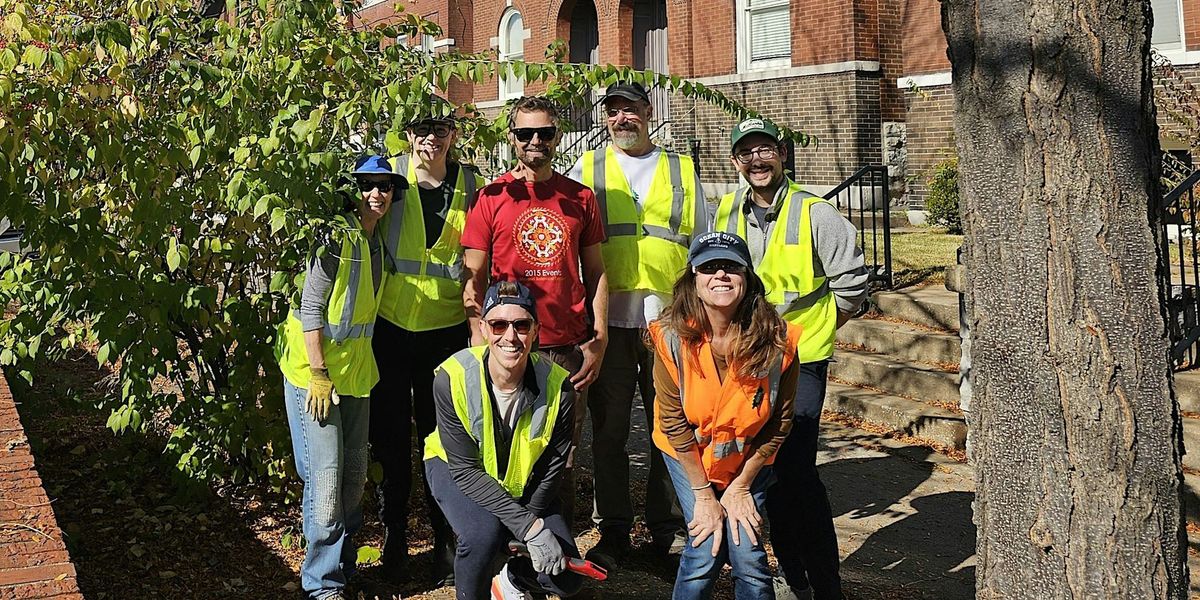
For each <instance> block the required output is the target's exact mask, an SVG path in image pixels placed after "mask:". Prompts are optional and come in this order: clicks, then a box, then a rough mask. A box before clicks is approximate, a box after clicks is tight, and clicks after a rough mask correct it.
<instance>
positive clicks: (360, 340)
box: [275, 217, 379, 397]
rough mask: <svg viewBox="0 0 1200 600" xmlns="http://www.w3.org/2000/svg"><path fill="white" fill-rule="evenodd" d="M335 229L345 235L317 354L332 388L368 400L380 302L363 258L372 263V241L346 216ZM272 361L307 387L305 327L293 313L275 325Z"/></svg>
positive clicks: (374, 373) (373, 374) (374, 370)
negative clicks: (377, 312) (319, 350)
mask: <svg viewBox="0 0 1200 600" xmlns="http://www.w3.org/2000/svg"><path fill="white" fill-rule="evenodd" d="M337 225H338V226H339V227H340V228H342V229H343V231H344V232H345V235H344V237H343V239H342V243H341V245H340V247H339V249H338V250H337V252H338V254H337V258H338V270H337V274H336V275H335V277H334V280H333V285H332V288H331V290H330V293H329V297H328V299H327V301H328V304H327V306H326V309H325V316H324V319H323V321H324V324H323V326H322V329H321V333H322V339H321V352H322V354H323V356H324V359H325V366H326V367H327V368H328V370H329V377H330V379H332V380H333V384H334V389H336V390H337V392H338V393H339V394H341V395H343V396H347V397H350V396H354V397H366V396H369V395H370V393H371V388H372V387H374V385H375V383H376V382H378V381H379V370H378V368H377V367H376V365H375V357H374V355H373V353H372V351H371V336H372V335H373V334H374V331H375V316H376V311H377V309H378V303H377V302H378V297H377V295H376V293H375V292H376V286H375V281H374V279H373V277H372V275H373V274H372V272H371V266H370V264H369V263H367V264H364V262H365V261H364V259H363V257H364V256H365V257H367V259H366V260H370V252H371V250H370V242H369V240H368V239H367V237H366V235H365V234H364V232H363V231H362V229H361V228H359V227H356V226H354V225H352V224H351V222H350V220H348V219H346V218H345V217H339V218H338V221H337ZM275 356H276V359H277V360H278V361H279V367H280V369H281V370H282V372H283V375H284V376H285V377H286V378H287V379H288V381H290V382H291V383H292V384H293V385H295V386H297V387H300V388H307V387H308V386H309V384H310V381H311V379H310V377H311V372H310V370H309V360H308V350H307V347H306V345H305V341H304V326H303V324H302V323H301V321H300V314H299V312H298V311H296V310H292V311H289V312H288V316H287V318H286V319H284V322H283V323H281V324H280V325H279V328H278V331H277V341H276V346H275Z"/></svg>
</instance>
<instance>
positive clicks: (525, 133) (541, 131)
mask: <svg viewBox="0 0 1200 600" xmlns="http://www.w3.org/2000/svg"><path fill="white" fill-rule="evenodd" d="M508 131H509V132H510V133H512V134H513V136H514V137H516V138H517V141H518V142H531V141H533V136H534V135H537V136H538V139H539V140H541V141H543V142H548V141H550V140H552V139H554V136H556V135H558V127H555V126H554V125H551V126H549V127H513V128H512V129H509V130H508Z"/></svg>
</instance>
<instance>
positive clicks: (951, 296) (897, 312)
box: [871, 285, 958, 331]
mask: <svg viewBox="0 0 1200 600" xmlns="http://www.w3.org/2000/svg"><path fill="white" fill-rule="evenodd" d="M871 304H872V305H873V306H874V307H875V310H877V311H879V312H880V313H881V314H883V315H884V316H887V317H892V318H895V319H900V320H902V321H908V322H910V323H916V324H917V325H923V326H925V327H932V328H934V329H942V330H947V331H958V294H956V293H954V292H951V291H950V290H947V289H946V288H945V287H943V286H941V285H930V286H926V287H919V288H904V289H901V290H895V291H891V292H879V293H877V294H875V295H873V296H871Z"/></svg>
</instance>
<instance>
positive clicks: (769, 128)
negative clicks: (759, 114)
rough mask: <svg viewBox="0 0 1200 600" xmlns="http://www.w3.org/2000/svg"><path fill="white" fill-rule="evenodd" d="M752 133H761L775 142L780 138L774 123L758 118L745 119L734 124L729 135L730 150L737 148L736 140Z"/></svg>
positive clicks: (738, 140)
mask: <svg viewBox="0 0 1200 600" xmlns="http://www.w3.org/2000/svg"><path fill="white" fill-rule="evenodd" d="M752 133H761V134H763V135H765V136H767V137H769V138H771V139H773V140H775V141H776V142H778V141H779V138H780V135H779V128H778V127H776V126H775V124H774V123H772V122H770V121H766V120H763V119H759V118H753V119H746V120H745V121H742V122H741V123H738V124H737V125H736V126H734V128H733V133H732V135H730V136H729V148H730V151H732V150H733V149H734V148H737V145H738V142H740V141H742V138H744V137H746V136H748V135H750V134H752Z"/></svg>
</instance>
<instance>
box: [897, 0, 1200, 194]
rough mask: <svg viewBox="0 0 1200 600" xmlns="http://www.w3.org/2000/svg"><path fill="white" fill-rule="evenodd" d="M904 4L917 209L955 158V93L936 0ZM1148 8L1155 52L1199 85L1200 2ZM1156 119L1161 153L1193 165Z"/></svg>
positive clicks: (1166, 2) (1158, 1)
mask: <svg viewBox="0 0 1200 600" xmlns="http://www.w3.org/2000/svg"><path fill="white" fill-rule="evenodd" d="M906 5H907V6H906V8H905V11H904V18H903V32H904V39H903V51H902V55H903V68H902V75H901V76H900V78H899V79H898V80H897V81H896V85H897V87H898V88H899V89H900V90H901V92H902V93H903V94H904V104H905V106H906V107H907V114H906V115H905V122H906V124H907V151H908V152H907V158H908V176H909V187H908V192H909V193H908V198H907V201H908V202H909V203H911V204H912V205H914V206H919V205H921V204H922V203H923V202H924V197H925V193H926V191H925V183H924V178H923V177H922V174H923V173H924V172H925V171H926V170H928V169H929V168H930V167H931V166H933V165H935V164H936V163H938V162H939V161H941V160H944V159H945V158H947V157H950V156H953V155H954V123H953V112H954V94H953V91H952V90H951V86H950V61H949V59H948V58H947V57H946V38H945V36H944V35H943V34H942V29H941V12H940V11H941V6H940V4H939V2H938V0H906ZM1150 5H1151V9H1152V10H1153V11H1154V32H1153V35H1152V36H1151V43H1152V46H1153V48H1154V49H1155V50H1157V51H1158V52H1159V53H1160V54H1161V55H1162V56H1163V57H1164V58H1166V59H1167V60H1169V61H1170V62H1171V64H1172V65H1174V66H1175V67H1176V69H1177V70H1178V71H1179V72H1180V73H1181V74H1182V75H1184V76H1185V77H1186V78H1187V79H1188V80H1189V81H1191V82H1193V84H1200V0H1151V1H1150ZM1158 118H1159V127H1160V133H1161V134H1162V135H1161V138H1160V142H1161V144H1162V147H1163V149H1164V150H1167V151H1172V153H1173V154H1176V155H1177V156H1180V157H1181V158H1183V159H1184V160H1186V161H1188V162H1190V161H1191V157H1190V156H1189V155H1188V152H1187V151H1186V148H1187V146H1186V145H1185V144H1184V143H1182V142H1181V141H1180V140H1179V139H1178V138H1177V137H1173V136H1172V135H1171V132H1172V131H1178V127H1177V126H1175V125H1173V124H1172V123H1169V122H1168V120H1167V119H1166V118H1165V116H1164V114H1162V111H1161V110H1160V112H1159V115H1158Z"/></svg>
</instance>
